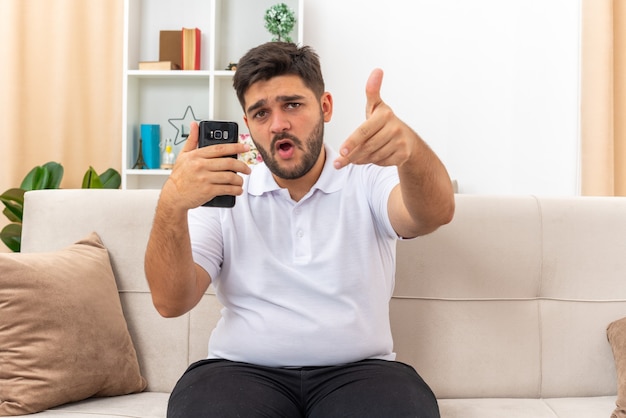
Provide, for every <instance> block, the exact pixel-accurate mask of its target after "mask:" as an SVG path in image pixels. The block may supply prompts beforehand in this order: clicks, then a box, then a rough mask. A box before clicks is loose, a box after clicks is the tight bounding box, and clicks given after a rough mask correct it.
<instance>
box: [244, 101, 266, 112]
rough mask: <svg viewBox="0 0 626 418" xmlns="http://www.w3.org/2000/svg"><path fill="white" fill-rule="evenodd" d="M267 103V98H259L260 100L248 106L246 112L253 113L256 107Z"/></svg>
mask: <svg viewBox="0 0 626 418" xmlns="http://www.w3.org/2000/svg"><path fill="white" fill-rule="evenodd" d="M265 103H267V100H265V99H263V100H259V101H258V102H256V103H254V104H252V105H250V106H248V109H246V113H248V114H250V113H252V112H253V111H255V110H256V109H258V108H260V107H263V106H265Z"/></svg>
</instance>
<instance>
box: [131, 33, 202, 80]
mask: <svg viewBox="0 0 626 418" xmlns="http://www.w3.org/2000/svg"><path fill="white" fill-rule="evenodd" d="M201 38H202V34H201V31H200V29H198V28H183V29H182V30H162V31H161V32H160V34H159V60H158V61H141V62H140V63H139V69H140V70H199V69H200V41H201Z"/></svg>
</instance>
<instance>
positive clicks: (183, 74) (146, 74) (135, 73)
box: [126, 70, 213, 78]
mask: <svg viewBox="0 0 626 418" xmlns="http://www.w3.org/2000/svg"><path fill="white" fill-rule="evenodd" d="M126 74H127V75H128V76H129V77H136V78H209V77H210V76H211V75H212V74H213V72H212V71H202V70H198V71H191V70H187V71H184V70H170V71H167V70H160V71H159V70H152V71H146V70H128V71H127V72H126Z"/></svg>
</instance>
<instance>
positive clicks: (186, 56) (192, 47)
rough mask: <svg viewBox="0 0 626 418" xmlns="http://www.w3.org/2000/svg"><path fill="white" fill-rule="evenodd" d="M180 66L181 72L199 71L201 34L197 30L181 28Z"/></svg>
mask: <svg viewBox="0 0 626 418" xmlns="http://www.w3.org/2000/svg"><path fill="white" fill-rule="evenodd" d="M182 32H183V36H182V44H181V45H182V66H181V68H182V69H183V70H199V69H200V40H201V37H202V35H201V32H200V29H198V28H183V30H182Z"/></svg>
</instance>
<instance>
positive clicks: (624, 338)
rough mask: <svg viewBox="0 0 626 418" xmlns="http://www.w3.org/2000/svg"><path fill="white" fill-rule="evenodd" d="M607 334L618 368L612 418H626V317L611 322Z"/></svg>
mask: <svg viewBox="0 0 626 418" xmlns="http://www.w3.org/2000/svg"><path fill="white" fill-rule="evenodd" d="M606 335H607V337H608V339H609V343H610V344H611V349H612V350H613V357H614V358H615V369H616V370H617V401H616V402H615V403H616V405H617V407H616V408H615V410H614V411H613V413H612V414H611V418H626V318H622V319H618V320H617V321H614V322H611V323H610V324H609V326H608V327H607V329H606Z"/></svg>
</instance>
